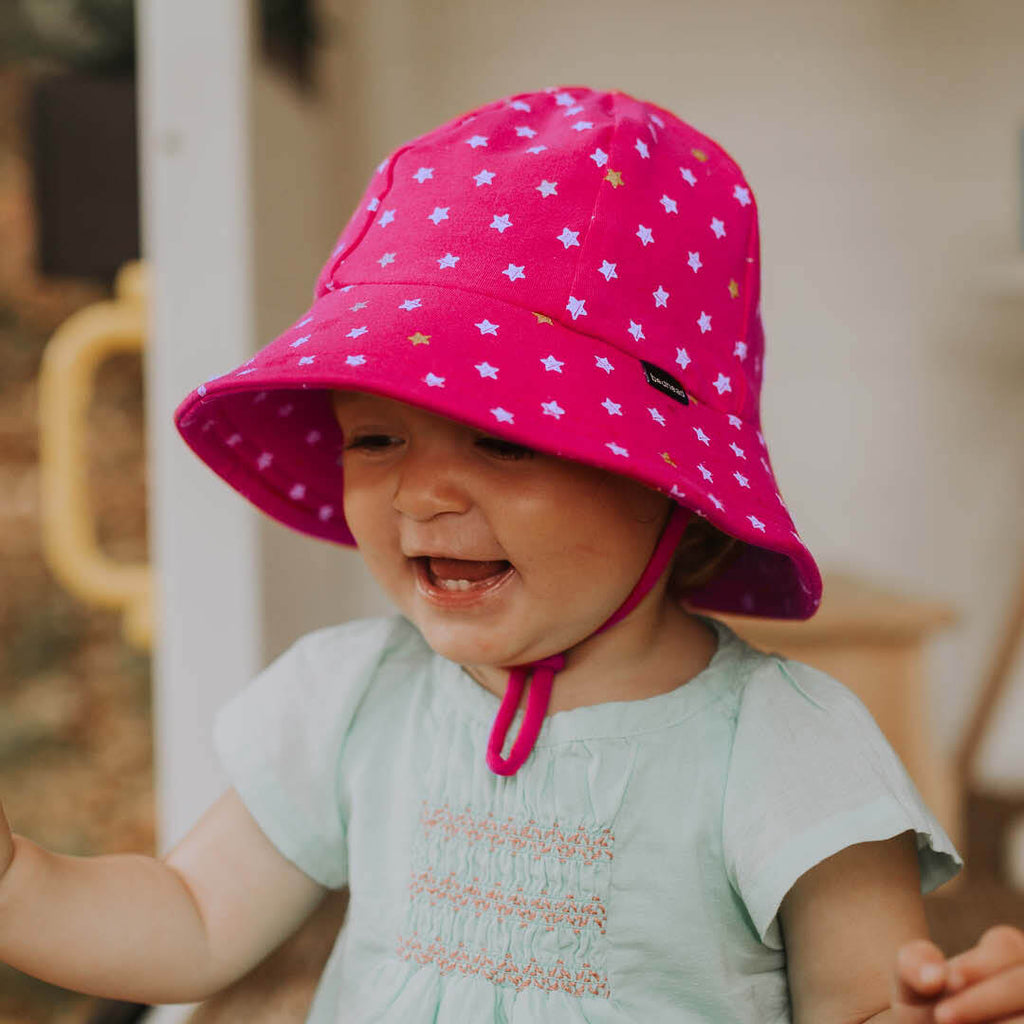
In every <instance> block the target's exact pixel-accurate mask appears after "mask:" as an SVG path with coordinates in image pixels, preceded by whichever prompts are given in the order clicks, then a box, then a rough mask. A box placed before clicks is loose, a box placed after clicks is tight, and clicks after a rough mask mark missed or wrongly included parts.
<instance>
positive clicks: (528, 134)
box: [516, 124, 537, 139]
mask: <svg viewBox="0 0 1024 1024" xmlns="http://www.w3.org/2000/svg"><path fill="white" fill-rule="evenodd" d="M536 134H537V132H536V131H535V130H534V129H533V128H531V127H530V126H529V125H527V124H517V125H516V135H518V136H519V137H520V138H521V139H522V138H526V139H532V138H533V137H534V135H536Z"/></svg>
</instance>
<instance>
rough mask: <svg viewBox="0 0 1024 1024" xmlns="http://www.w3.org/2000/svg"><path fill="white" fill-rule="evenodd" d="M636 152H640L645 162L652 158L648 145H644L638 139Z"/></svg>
mask: <svg viewBox="0 0 1024 1024" xmlns="http://www.w3.org/2000/svg"><path fill="white" fill-rule="evenodd" d="M636 151H637V152H638V153H639V154H640V155H641V156H642V157H643V158H644V159H645V160H647V159H649V158H650V155H651V154H650V153H649V152H648V149H647V146H646V145H645V144H644V143H643V142H641V141H640V139H637V140H636Z"/></svg>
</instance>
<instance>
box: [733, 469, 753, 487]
mask: <svg viewBox="0 0 1024 1024" xmlns="http://www.w3.org/2000/svg"><path fill="white" fill-rule="evenodd" d="M733 476H734V477H736V483H738V484H739V485H740V487H746V488H749V487H750V483H749V482H748V481H747V478H746V477H745V476H744V475H743V474H742V473H739V472H737V473H733Z"/></svg>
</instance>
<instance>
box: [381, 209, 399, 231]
mask: <svg viewBox="0 0 1024 1024" xmlns="http://www.w3.org/2000/svg"><path fill="white" fill-rule="evenodd" d="M394 219H395V211H394V210H385V211H384V212H383V213H382V214H381V215H380V220H379V221H377V223H378V224H379V225H380V226H381V227H382V228H383V227H386V226H387V225H388V224H390V223H391V222H392V221H393V220H394Z"/></svg>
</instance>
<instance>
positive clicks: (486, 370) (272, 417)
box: [175, 283, 821, 619]
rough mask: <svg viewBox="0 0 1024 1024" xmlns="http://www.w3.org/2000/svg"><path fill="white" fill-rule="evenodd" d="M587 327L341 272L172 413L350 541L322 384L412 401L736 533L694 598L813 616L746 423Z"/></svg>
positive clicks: (763, 456)
mask: <svg viewBox="0 0 1024 1024" xmlns="http://www.w3.org/2000/svg"><path fill="white" fill-rule="evenodd" d="M566 319H568V317H567V318H566ZM627 327H628V322H627V323H624V324H623V329H624V331H625V329H626V328H627ZM585 330H586V328H585V319H584V318H583V317H580V319H579V320H578V321H577V322H574V323H573V325H572V326H571V327H570V326H569V325H568V324H567V323H563V322H560V321H558V320H555V319H552V318H551V317H549V316H544V315H542V314H539V313H535V312H533V311H531V310H529V309H526V308H523V307H520V306H516V305H513V304H510V303H508V302H506V301H504V300H502V299H498V298H495V297H494V296H490V295H484V294H481V293H477V292H469V291H466V290H463V289H457V288H442V287H437V286H435V285H423V284H391V283H387V284H382V283H372V284H355V285H348V286H346V287H344V288H339V289H337V290H334V291H331V292H328V293H327V294H325V295H324V296H323V297H321V298H320V299H318V300H317V301H316V302H315V304H314V305H313V306H312V307H311V309H310V310H309V311H308V312H307V313H306V314H304V315H303V317H301V318H300V319H299V320H298V321H297V322H296V323H295V324H294V325H292V326H291V327H289V328H288V329H287V330H286V331H284V332H283V333H282V334H281V335H280V336H279V337H278V338H276V339H275V340H274V341H273V342H271V343H270V344H269V345H267V346H265V347H264V348H263V349H261V350H260V352H258V353H257V354H256V355H255V356H254V357H253V358H252V359H250V360H249V361H248V362H246V363H245V364H243V365H242V366H240V367H237V368H236V369H234V370H232V371H230V372H228V373H226V374H224V375H223V376H220V377H217V378H214V379H213V380H210V381H208V382H207V383H206V384H204V385H202V386H201V387H199V388H197V389H196V390H195V391H193V392H192V393H191V394H190V395H189V396H188V397H187V398H186V399H185V400H184V401H183V402H182V403H181V405H180V406H179V407H178V409H177V412H176V414H175V421H176V424H177V427H178V429H179V431H180V433H181V435H182V437H183V438H184V440H185V441H186V442H187V444H188V445H189V446H190V447H191V448H192V450H193V451H194V452H195V453H196V455H198V456H199V458H200V459H202V460H203V462H205V463H206V464H207V465H208V466H209V467H210V468H211V469H213V470H214V471H215V472H216V473H217V474H218V475H219V476H221V477H222V478H223V479H224V480H225V481H227V483H229V484H230V485H231V486H232V487H234V488H235V489H236V490H237V491H239V492H240V493H241V494H242V495H244V496H245V497H246V498H248V499H249V500H250V501H251V502H253V503H254V504H255V505H257V506H258V507H259V508H260V509H262V510H263V511H264V512H266V513H267V514H268V515H270V516H272V517H273V518H274V519H276V520H278V521H280V522H281V523H283V524H285V525H286V526H289V527H291V528H293V529H295V530H298V531H300V532H302V533H305V534H307V535H310V536H314V537H319V538H322V539H324V540H329V541H333V542H335V543H339V544H345V545H354V544H355V541H354V538H353V537H352V534H351V532H350V530H349V528H348V525H347V524H346V522H345V516H344V510H343V503H342V495H343V479H342V468H341V465H340V455H341V451H342V441H343V439H342V435H341V430H340V428H339V426H338V424H337V422H336V420H335V418H334V414H333V411H332V408H331V402H330V394H329V393H330V391H331V390H333V389H341V390H357V391H365V392H369V393H372V394H378V395H383V396H386V397H389V398H393V399H397V400H399V401H402V402H407V403H409V404H411V405H415V406H418V407H420V408H423V409H426V410H428V411H430V412H434V413H437V414H439V415H442V416H446V417H449V418H450V419H453V420H457V421H459V422H462V423H465V424H467V425H469V426H472V427H475V428H477V429H480V430H481V431H485V432H487V433H488V434H492V435H495V436H500V437H504V438H507V439H509V440H511V441H515V442H518V443H520V444H524V445H527V446H529V447H531V448H536V449H538V450H543V451H545V452H548V453H550V454H552V455H555V456H558V457H561V458H565V459H572V460H575V461H578V462H583V463H587V464H589V465H592V466H595V467H598V468H600V469H604V470H608V471H610V472H616V473H621V474H624V475H626V476H629V477H631V478H633V479H636V480H639V481H640V482H642V483H644V484H646V485H648V486H650V487H652V488H655V489H657V490H659V491H662V492H664V493H665V494H666V495H669V496H671V497H673V498H674V499H675V500H677V501H678V502H680V503H681V504H683V505H685V506H686V507H688V508H690V509H692V510H693V511H694V512H696V513H697V514H699V515H702V516H704V517H705V518H707V519H708V520H709V521H710V522H712V523H713V524H714V525H715V526H717V527H718V528H719V529H720V530H722V531H723V532H725V533H728V534H729V535H731V536H733V537H736V538H737V539H738V540H740V541H741V542H743V547H742V549H741V550H740V552H739V554H738V555H737V556H736V557H734V558H733V559H731V560H730V561H729V562H728V563H727V565H726V566H725V567H724V568H723V570H722V571H721V572H720V573H719V574H718V575H717V576H716V577H715V579H714V580H712V581H711V583H709V584H708V585H707V586H705V587H703V588H701V590H699V591H694V592H693V593H692V594H691V595H690V596H689V597H688V603H690V604H692V605H694V606H695V607H701V608H707V609H709V610H717V611H726V612H734V613H738V614H748V615H757V616H764V617H771V618H785V619H805V618H809V617H810V616H811V615H813V614H814V612H815V611H816V610H817V607H818V605H819V603H820V595H821V578H820V574H819V572H818V569H817V566H816V565H815V562H814V559H813V558H812V557H811V555H810V553H809V551H808V550H807V549H806V547H805V546H804V545H803V543H802V542H801V541H800V538H799V536H798V535H797V533H796V531H795V530H794V528H793V523H792V520H791V518H790V516H789V513H788V511H787V510H786V507H785V504H784V503H783V501H782V498H781V496H780V494H779V491H778V486H777V484H776V482H775V478H774V474H773V473H772V470H771V465H770V462H769V459H768V452H767V448H766V446H765V444H764V442H763V439H762V436H761V433H760V430H759V425H758V424H757V423H751V422H748V421H745V420H743V419H742V418H741V417H739V416H737V415H735V414H730V413H728V412H724V411H722V409H721V408H719V407H716V405H717V406H720V405H721V404H722V403H721V402H716V399H715V397H714V392H712V395H702V394H700V392H699V389H698V388H697V387H696V385H695V384H693V383H692V382H688V381H686V380H685V374H684V373H681V372H680V370H679V368H675V367H661V368H660V369H661V370H663V371H667V372H668V373H670V374H671V373H673V371H674V372H675V374H676V375H678V376H680V377H681V378H683V379H684V382H685V384H686V389H687V395H688V398H689V402H688V404H686V403H684V402H683V401H681V400H680V399H678V398H674V397H672V396H670V395H668V394H666V393H665V392H664V391H663V390H660V389H658V388H657V387H655V386H654V385H652V383H651V382H650V381H649V378H648V376H647V374H646V373H645V371H644V367H643V364H642V363H641V361H640V360H639V359H637V358H636V357H635V356H634V355H631V354H629V353H627V352H625V351H623V350H622V349H620V348H617V347H616V346H615V345H613V344H610V343H608V342H606V341H604V340H602V339H600V338H597V337H594V336H591V335H588V334H586V333H585ZM720 397H721V396H719V398H720Z"/></svg>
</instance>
